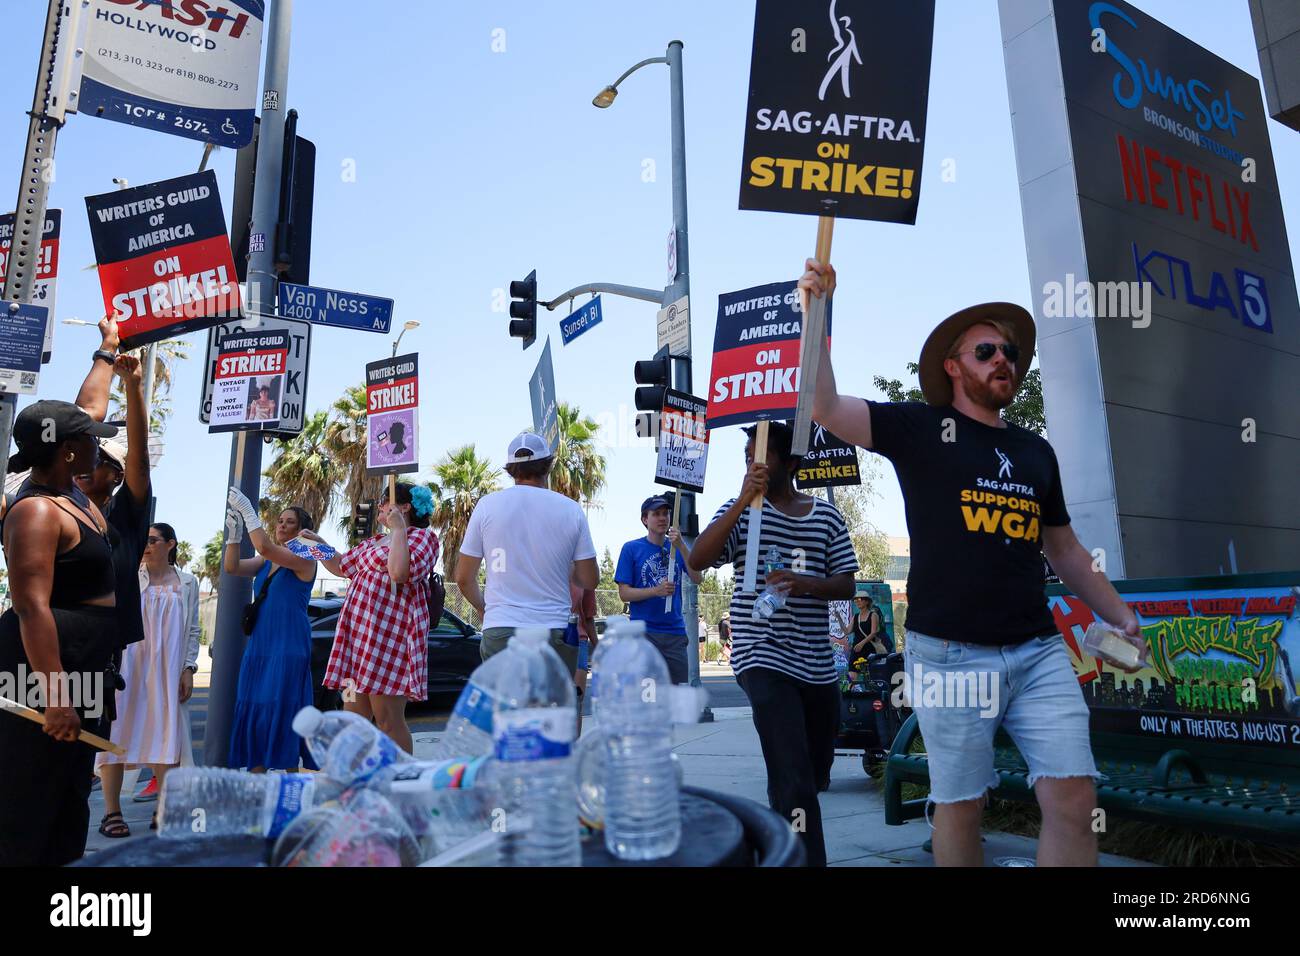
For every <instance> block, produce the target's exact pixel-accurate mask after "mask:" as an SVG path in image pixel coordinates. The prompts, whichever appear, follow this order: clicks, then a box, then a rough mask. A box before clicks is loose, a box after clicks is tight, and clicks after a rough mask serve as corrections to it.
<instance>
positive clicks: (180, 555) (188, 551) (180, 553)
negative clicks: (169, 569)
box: [176, 541, 194, 568]
mask: <svg viewBox="0 0 1300 956" xmlns="http://www.w3.org/2000/svg"><path fill="white" fill-rule="evenodd" d="M193 560H194V545H192V544H190V543H189V542H188V541H178V542H176V566H177V567H179V568H183V567H185V566H186V565H188V564H189V563H190V562H191V561H193Z"/></svg>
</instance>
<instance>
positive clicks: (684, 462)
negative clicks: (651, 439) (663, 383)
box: [655, 389, 709, 492]
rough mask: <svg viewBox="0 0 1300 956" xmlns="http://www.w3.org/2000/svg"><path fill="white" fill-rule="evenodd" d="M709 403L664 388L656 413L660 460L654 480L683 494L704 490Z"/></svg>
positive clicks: (707, 450) (707, 447)
mask: <svg viewBox="0 0 1300 956" xmlns="http://www.w3.org/2000/svg"><path fill="white" fill-rule="evenodd" d="M708 408H709V403H708V402H706V401H704V400H703V399H699V398H696V397H695V396H694V395H688V394H687V393H685V392H677V391H673V390H672V389H667V390H666V391H665V392H664V407H663V410H662V411H661V412H660V413H659V461H658V464H657V465H656V466H655V481H657V482H659V484H661V485H672V486H673V487H674V488H682V489H685V490H686V491H696V492H702V491H704V471H705V469H706V468H707V466H708V463H709V428H708V424H707V423H706V421H705V415H706V413H707V412H708Z"/></svg>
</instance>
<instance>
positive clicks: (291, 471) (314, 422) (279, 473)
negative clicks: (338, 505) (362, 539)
mask: <svg viewBox="0 0 1300 956" xmlns="http://www.w3.org/2000/svg"><path fill="white" fill-rule="evenodd" d="M328 425H329V414H328V413H327V412H323V411H321V412H316V413H315V414H314V415H312V416H311V417H310V418H308V419H307V421H306V422H304V423H303V429H302V432H300V433H299V434H297V435H295V436H294V437H293V438H290V439H287V440H285V439H281V440H279V441H277V442H276V443H275V447H276V451H277V454H276V456H275V460H274V461H272V462H271V466H270V467H269V468H267V469H266V471H265V472H263V474H264V475H266V477H267V478H269V479H271V483H270V485H269V486H268V488H267V494H268V496H269V497H270V498H271V500H272V501H273V502H274V503H275V505H276V506H277V507H279V508H287V507H288V506H289V505H297V506H298V507H300V508H305V509H307V511H308V513H310V514H311V516H312V517H313V518H314V519H315V521H316V526H317V527H321V526H322V525H323V524H324V523H325V515H326V513H327V512H328V511H329V510H330V508H331V506H332V505H333V504H334V497H335V494H336V492H337V490H338V486H339V482H340V480H341V479H342V477H343V475H342V472H341V470H340V467H339V463H338V462H337V461H336V460H335V458H334V456H333V454H332V453H331V450H330V448H329V446H328V444H327V443H326V440H325V433H326V429H327V428H328Z"/></svg>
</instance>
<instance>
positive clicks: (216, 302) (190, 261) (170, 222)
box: [86, 169, 241, 349]
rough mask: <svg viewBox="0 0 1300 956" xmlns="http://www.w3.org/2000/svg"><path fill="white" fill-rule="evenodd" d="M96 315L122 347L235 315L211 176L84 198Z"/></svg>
mask: <svg viewBox="0 0 1300 956" xmlns="http://www.w3.org/2000/svg"><path fill="white" fill-rule="evenodd" d="M86 213H87V214H88V215H89V217H90V239H91V242H92V243H93V245H94V247H95V262H96V264H97V265H98V267H99V286H100V290H101V291H102V293H103V296H104V312H105V314H107V315H113V314H117V316H118V319H117V323H118V330H119V332H120V334H121V336H122V348H124V349H131V348H137V347H138V346H141V345H147V344H148V343H150V342H157V341H159V340H160V339H165V338H170V337H172V336H175V335H184V334H185V333H187V332H194V331H197V330H199V329H206V328H208V327H209V326H212V325H215V324H216V323H217V322H218V321H219V320H220V319H223V318H228V317H231V316H236V315H238V314H239V311H240V307H241V298H240V293H239V282H238V280H237V279H236V276H235V260H234V257H233V256H232V255H231V254H230V240H229V238H227V236H226V220H225V216H224V215H223V214H222V212H221V196H220V195H219V194H218V192H217V174H216V173H215V172H213V171H212V170H210V169H209V170H207V171H206V172H202V173H190V174H189V175H186V176H178V177H176V178H175V179H168V180H164V181H163V182H158V183H149V184H148V185H145V186H134V187H132V188H131V189H121V190H114V191H113V192H111V193H103V194H101V195H98V196H87V197H86Z"/></svg>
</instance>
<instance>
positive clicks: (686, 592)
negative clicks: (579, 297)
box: [663, 40, 713, 723]
mask: <svg viewBox="0 0 1300 956" xmlns="http://www.w3.org/2000/svg"><path fill="white" fill-rule="evenodd" d="M667 57H668V78H669V105H670V113H671V123H672V160H673V163H672V167H673V229H674V230H676V233H677V236H676V239H677V243H676V245H677V275H676V277H675V278H674V279H673V280H672V281H671V282H670V283H669V284H668V287H667V288H666V289H664V298H663V306H664V308H667V307H668V306H669V305H671V304H672V303H674V302H676V301H677V300H678V299H680V298H681V297H682V296H689V295H690V294H691V246H690V231H689V228H688V226H687V221H686V106H685V96H684V91H683V90H684V87H683V83H682V41H681V40H673V41H672V42H671V43H669V44H668V53H667ZM694 361H695V360H694V359H693V358H692V357H691V356H690V354H689V353H688V354H687V357H686V361H684V362H672V363H671V366H672V369H673V387H674V388H676V389H679V390H680V391H683V392H687V393H689V394H694V386H693V383H694V378H695V376H694V371H693V369H692V365H693V364H694ZM691 497H692V499H694V495H692V496H691ZM692 510H694V508H692ZM686 543H687V545H688V546H690V547H694V545H695V538H694V537H693V536H690V535H687V536H686ZM682 616H683V617H684V618H685V619H686V640H687V642H689V644H690V645H691V652H690V653H688V654H687V655H686V667H687V674H688V676H689V678H690V682H691V686H693V687H699V686H700V623H699V622H700V613H699V587H698V586H697V585H696V584H695V582H694V581H692V580H691V579H690V577H689V576H687V577H686V578H685V579H684V580H683V581H682ZM700 720H701V722H703V723H709V722H711V721H712V720H713V711H712V710H710V709H709V708H708V707H705V709H704V713H703V714H701V715H700Z"/></svg>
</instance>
